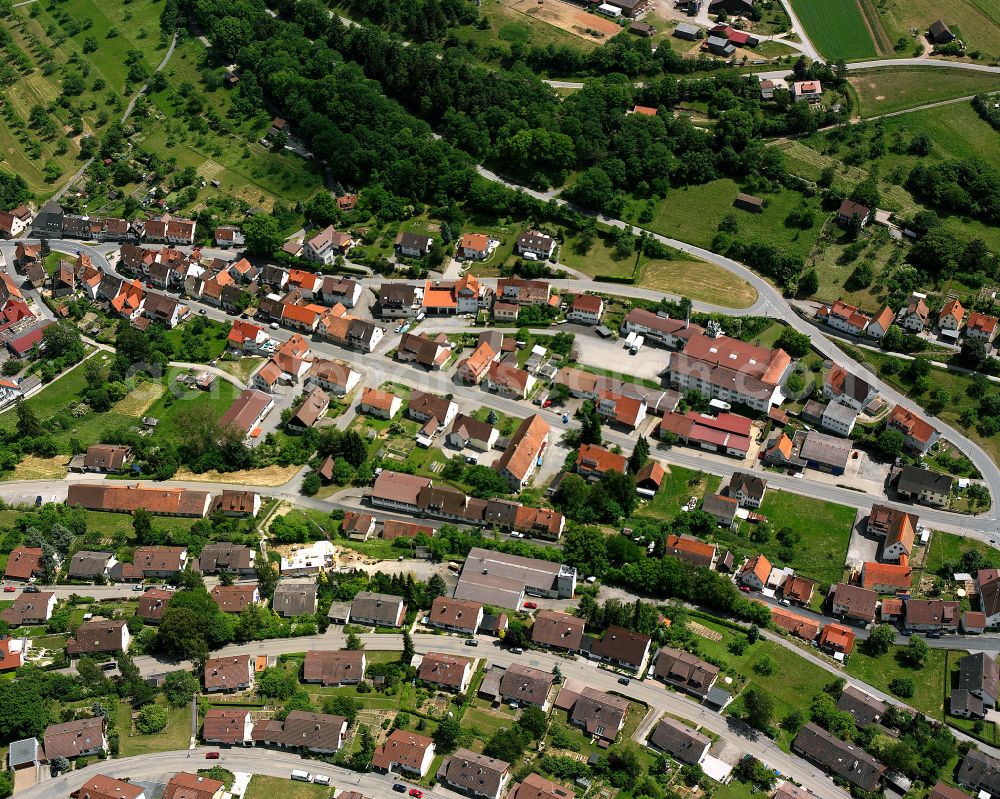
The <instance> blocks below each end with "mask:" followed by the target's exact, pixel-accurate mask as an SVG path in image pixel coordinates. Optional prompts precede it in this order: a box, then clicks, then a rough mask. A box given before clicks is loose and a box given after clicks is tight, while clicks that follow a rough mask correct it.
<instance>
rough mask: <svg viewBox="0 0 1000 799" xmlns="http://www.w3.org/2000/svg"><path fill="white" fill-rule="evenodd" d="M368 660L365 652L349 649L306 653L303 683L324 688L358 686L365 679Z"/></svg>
mask: <svg viewBox="0 0 1000 799" xmlns="http://www.w3.org/2000/svg"><path fill="white" fill-rule="evenodd" d="M367 663H368V661H367V658H366V656H365V653H364V650H356V651H352V650H349V649H341V650H327V651H317V650H315V649H311V650H309V651H308V652H306V657H305V661H304V662H303V666H302V682H306V683H322V684H323V685H324V686H327V687H329V686H334V685H357V684H358V683H360V682H361V681H362V680H364V678H365V671H366V669H367V667H368V666H367Z"/></svg>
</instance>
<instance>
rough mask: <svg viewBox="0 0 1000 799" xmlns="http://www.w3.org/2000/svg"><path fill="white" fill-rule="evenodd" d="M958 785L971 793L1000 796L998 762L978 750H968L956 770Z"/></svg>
mask: <svg viewBox="0 0 1000 799" xmlns="http://www.w3.org/2000/svg"><path fill="white" fill-rule="evenodd" d="M958 783H959V785H964V786H965V787H966V788H971V789H972V790H973V791H986V792H987V793H989V794H992V795H993V796H997V795H998V794H1000V760H997V759H996V758H995V757H990V756H989V755H987V754H986V753H985V752H981V751H980V750H979V749H970V750H969V754H967V755H966V756H965V760H963V761H962V765H961V766H959V769H958Z"/></svg>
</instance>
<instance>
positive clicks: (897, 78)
mask: <svg viewBox="0 0 1000 799" xmlns="http://www.w3.org/2000/svg"><path fill="white" fill-rule="evenodd" d="M847 80H848V82H849V83H850V84H851V86H852V87H853V88H854V91H855V92H856V93H857V96H858V104H859V106H860V108H861V116H862V117H864V118H867V117H873V116H879V115H881V114H891V113H893V112H895V111H903V110H905V109H908V108H915V107H917V106H920V105H924V104H925V103H937V102H941V101H942V100H952V99H954V98H956V97H968V96H971V95H974V94H979V93H980V92H987V91H994V90H997V89H1000V77H998V76H996V75H983V74H982V73H980V72H972V71H968V70H963V69H953V68H949V67H941V68H938V69H932V68H930V67H910V68H906V67H893V68H891V69H889V68H882V69H872V70H864V71H863V72H852V73H851V76H850V77H849V78H848V79H847ZM921 118H922V117H921Z"/></svg>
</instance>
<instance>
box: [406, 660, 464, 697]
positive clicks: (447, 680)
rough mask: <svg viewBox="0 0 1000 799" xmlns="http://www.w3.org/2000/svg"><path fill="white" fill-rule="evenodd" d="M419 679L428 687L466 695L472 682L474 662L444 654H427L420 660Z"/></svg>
mask: <svg viewBox="0 0 1000 799" xmlns="http://www.w3.org/2000/svg"><path fill="white" fill-rule="evenodd" d="M417 679H418V680H420V681H421V682H424V683H427V684H428V685H434V686H437V687H438V688H442V689H444V690H447V691H454V692H455V693H459V694H464V693H465V691H466V689H468V687H469V682H470V681H471V680H472V661H470V660H469V659H468V658H460V657H455V656H454V655H447V654H444V653H443V652H427V653H426V654H425V655H423V656H422V657H421V659H420V666H419V667H418V668H417Z"/></svg>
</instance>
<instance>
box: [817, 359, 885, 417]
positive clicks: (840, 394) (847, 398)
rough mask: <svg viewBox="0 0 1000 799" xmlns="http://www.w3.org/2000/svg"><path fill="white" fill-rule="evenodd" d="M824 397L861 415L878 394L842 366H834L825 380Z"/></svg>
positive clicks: (872, 387)
mask: <svg viewBox="0 0 1000 799" xmlns="http://www.w3.org/2000/svg"><path fill="white" fill-rule="evenodd" d="M823 396H824V397H826V398H827V399H828V400H836V401H837V402H839V403H841V404H842V405H846V406H847V407H848V408H852V409H854V410H855V411H857V412H858V413H860V412H861V411H863V410H864V409H865V408H867V407H868V406H869V405H870V404H871V403H872V402H873V401H874V400H875V398H876V397H877V396H878V392H877V391H876V390H875V388H874V386H872V385H870V384H869V383H867V382H866V381H864V380H862V379H861V378H860V377H857V376H855V375H853V374H852V373H851V372H848V371H847V370H846V369H845V368H844V367H843V366H841V365H840V364H834V365H833V366H832V367H831V368H830V371H829V372H827V373H826V375H825V376H824V378H823Z"/></svg>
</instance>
